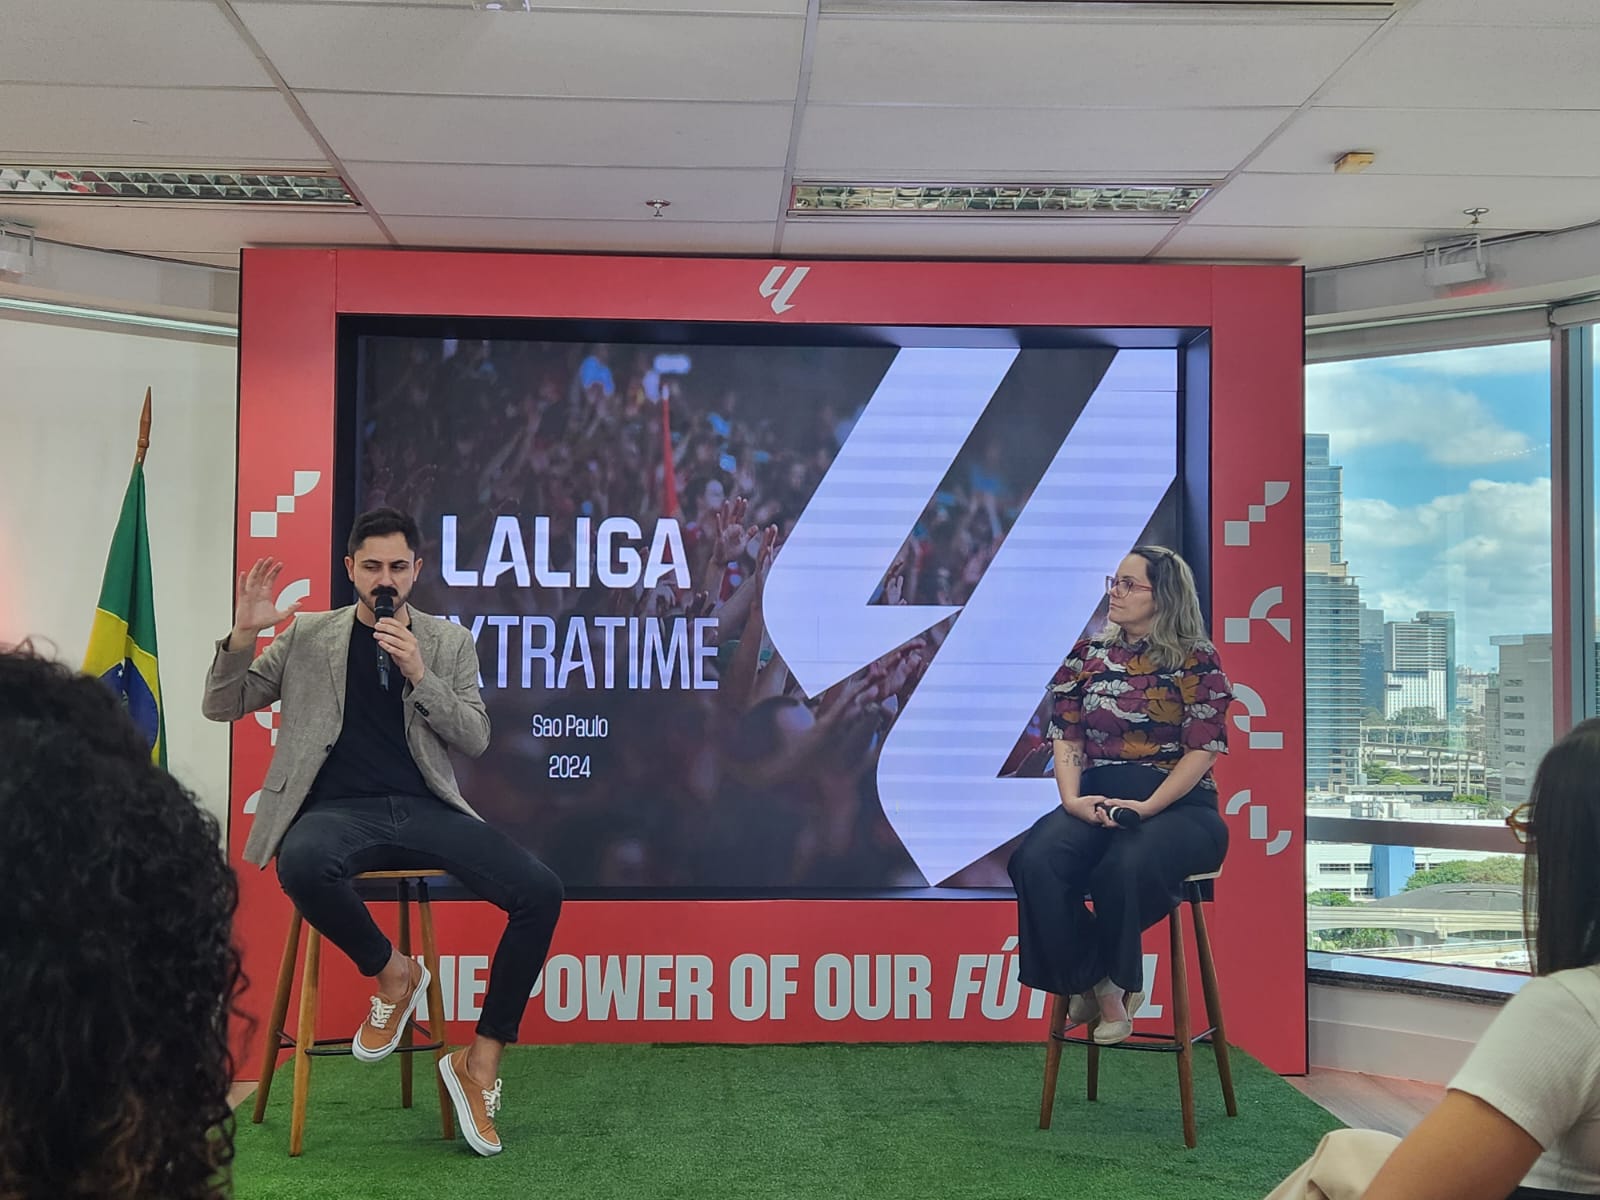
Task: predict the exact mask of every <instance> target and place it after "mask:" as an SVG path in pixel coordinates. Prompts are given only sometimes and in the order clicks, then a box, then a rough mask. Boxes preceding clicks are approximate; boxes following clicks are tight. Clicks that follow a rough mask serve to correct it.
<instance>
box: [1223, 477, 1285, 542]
mask: <svg viewBox="0 0 1600 1200" xmlns="http://www.w3.org/2000/svg"><path fill="white" fill-rule="evenodd" d="M1288 494H1289V483H1288V481H1287V480H1283V479H1269V480H1267V482H1266V483H1265V484H1263V485H1262V488H1261V498H1262V500H1263V501H1264V503H1261V504H1252V505H1251V506H1250V509H1249V511H1248V512H1247V513H1246V514H1245V516H1246V517H1247V518H1248V519H1247V520H1243V521H1224V522H1223V523H1222V544H1223V545H1224V546H1248V545H1249V544H1250V527H1251V526H1252V525H1259V524H1261V523H1262V522H1263V521H1265V520H1266V519H1267V509H1269V508H1271V507H1272V506H1273V505H1274V504H1276V503H1278V501H1280V500H1282V499H1283V498H1284V497H1285V496H1287V495H1288Z"/></svg>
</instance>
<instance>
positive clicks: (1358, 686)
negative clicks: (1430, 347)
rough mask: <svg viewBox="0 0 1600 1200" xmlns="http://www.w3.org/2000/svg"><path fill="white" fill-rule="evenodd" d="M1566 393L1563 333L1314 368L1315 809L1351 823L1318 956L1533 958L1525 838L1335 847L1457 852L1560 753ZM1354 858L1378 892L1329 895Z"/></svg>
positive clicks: (1340, 888) (1315, 854)
mask: <svg viewBox="0 0 1600 1200" xmlns="http://www.w3.org/2000/svg"><path fill="white" fill-rule="evenodd" d="M1549 397H1550V348H1549V344H1548V343H1547V342H1530V343H1518V344H1510V345H1500V346H1487V347H1476V348H1471V349H1463V350H1446V351H1438V352H1433V353H1427V354H1409V355H1399V356H1394V357H1389V358H1373V359H1364V360H1360V361H1351V362H1338V363H1325V364H1314V365H1311V366H1308V367H1307V369H1306V446H1305V466H1306V624H1305V649H1306V769H1307V789H1308V791H1307V797H1306V805H1307V815H1308V816H1310V817H1312V818H1318V817H1322V818H1330V819H1333V820H1331V821H1330V822H1329V823H1318V824H1317V825H1316V826H1314V829H1313V832H1314V834H1316V833H1317V831H1318V830H1320V834H1319V835H1318V836H1319V837H1320V842H1318V840H1317V837H1314V839H1313V843H1314V844H1313V845H1312V846H1310V847H1309V848H1308V854H1307V863H1308V870H1307V878H1306V892H1307V906H1308V929H1309V931H1310V932H1309V941H1308V944H1309V945H1310V946H1311V947H1312V948H1314V949H1327V950H1341V951H1345V952H1351V953H1362V954H1369V955H1378V956H1383V957H1400V958H1416V959H1425V960H1429V961H1439V962H1450V963H1459V964H1464V965H1470V966H1483V967H1494V966H1496V965H1497V963H1500V960H1505V959H1506V958H1507V956H1508V954H1510V953H1511V952H1512V951H1514V950H1517V949H1519V948H1520V947H1521V937H1522V905H1521V894H1520V882H1521V859H1520V857H1519V856H1517V855H1516V854H1515V853H1512V851H1514V849H1515V847H1514V844H1511V845H1508V852H1507V853H1497V852H1493V851H1488V850H1482V849H1478V850H1450V849H1438V848H1432V847H1427V846H1408V845H1365V844H1359V843H1352V842H1350V841H1347V840H1346V839H1344V838H1338V837H1335V836H1334V834H1335V833H1336V832H1337V831H1338V828H1339V826H1338V824H1337V821H1338V819H1348V818H1369V819H1372V818H1376V819H1381V820H1386V821H1398V822H1405V823H1429V824H1432V825H1434V826H1435V828H1434V829H1432V830H1431V831H1430V834H1429V835H1428V836H1427V837H1425V838H1423V839H1421V840H1424V841H1430V840H1435V837H1436V836H1437V837H1443V838H1445V839H1447V840H1448V839H1449V838H1450V837H1452V836H1460V834H1459V829H1458V831H1457V832H1456V833H1454V834H1452V833H1451V832H1449V831H1450V830H1451V829H1452V828H1458V827H1460V826H1463V825H1466V826H1467V827H1468V828H1469V829H1471V828H1472V827H1474V826H1475V827H1476V828H1478V829H1482V828H1483V825H1482V823H1484V822H1491V823H1493V826H1500V827H1503V826H1501V822H1502V820H1503V818H1504V816H1505V814H1506V813H1507V812H1509V811H1510V810H1511V809H1512V808H1514V807H1516V806H1517V805H1518V804H1520V803H1522V802H1523V801H1524V800H1526V799H1527V791H1528V786H1529V783H1530V782H1531V779H1532V775H1533V771H1534V768H1535V767H1536V766H1537V764H1538V761H1539V758H1540V756H1541V755H1542V754H1543V753H1544V751H1545V749H1547V748H1548V747H1549V745H1550V743H1551V740H1552V737H1551V733H1552V710H1553V704H1552V700H1553V696H1554V689H1553V684H1552V678H1551V552H1550V547H1551V525H1550V502H1551V501H1550V461H1551V458H1550V400H1549ZM1363 836H1371V835H1367V834H1364V835H1363ZM1508 841H1509V835H1508ZM1355 856H1359V857H1358V861H1356V862H1355V863H1354V864H1353V865H1352V866H1351V872H1352V874H1353V875H1354V876H1355V877H1356V878H1357V879H1359V880H1360V885H1359V886H1354V887H1350V886H1348V884H1346V885H1336V887H1335V888H1334V889H1332V890H1330V889H1329V888H1328V886H1327V883H1326V882H1325V878H1326V876H1327V875H1329V874H1333V873H1342V872H1340V867H1341V866H1342V865H1343V863H1344V862H1346V861H1348V860H1349V859H1350V858H1352V857H1355ZM1330 860H1332V861H1330ZM1462 884H1472V885H1474V886H1472V887H1468V888H1463V887H1461V886H1460V885H1462ZM1367 885H1370V886H1367ZM1353 908H1356V909H1360V908H1366V909H1370V910H1371V911H1372V916H1371V918H1369V921H1368V923H1366V924H1363V923H1362V921H1361V920H1360V913H1359V912H1353V911H1352V909H1353ZM1384 910H1388V911H1384ZM1407 917H1411V918H1412V922H1413V923H1411V924H1408V923H1407ZM1441 931H1442V932H1441ZM1502 965H1503V964H1502Z"/></svg>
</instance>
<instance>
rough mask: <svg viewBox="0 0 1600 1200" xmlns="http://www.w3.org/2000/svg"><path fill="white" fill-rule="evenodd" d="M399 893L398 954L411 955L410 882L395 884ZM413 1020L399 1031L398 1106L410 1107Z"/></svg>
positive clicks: (403, 880) (401, 881)
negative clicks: (410, 1049) (409, 1051)
mask: <svg viewBox="0 0 1600 1200" xmlns="http://www.w3.org/2000/svg"><path fill="white" fill-rule="evenodd" d="M395 886H396V888H397V890H398V891H399V893H400V954H401V956H402V957H404V958H410V957H411V884H410V882H409V881H408V880H405V879H402V880H400V881H399V882H398V883H397V884H396V885H395ZM412 1025H413V1022H412V1021H411V1020H409V1019H408V1020H407V1021H406V1027H405V1028H404V1029H402V1030H401V1031H400V1045H399V1050H400V1107H401V1108H410V1107H411V1058H412V1055H410V1054H409V1053H407V1050H408V1049H409V1048H410V1046H411V1044H412V1041H413V1040H414V1039H413V1038H412V1036H411V1028H412Z"/></svg>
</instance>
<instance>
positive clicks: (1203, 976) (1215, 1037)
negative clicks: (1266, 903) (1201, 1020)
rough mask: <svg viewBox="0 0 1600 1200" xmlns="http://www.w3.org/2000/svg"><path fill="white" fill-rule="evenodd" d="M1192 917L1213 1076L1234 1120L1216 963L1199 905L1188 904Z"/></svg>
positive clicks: (1235, 1113)
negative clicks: (1213, 1057) (1213, 1058)
mask: <svg viewBox="0 0 1600 1200" xmlns="http://www.w3.org/2000/svg"><path fill="white" fill-rule="evenodd" d="M1189 911H1190V912H1191V913H1193V914H1194V940H1195V945H1196V947H1197V948H1198V949H1199V951H1200V986H1201V987H1202V988H1204V989H1205V995H1206V1015H1207V1017H1208V1018H1209V1019H1210V1022H1211V1026H1212V1029H1211V1048H1212V1049H1213V1050H1215V1051H1216V1055H1217V1076H1218V1078H1220V1079H1221V1080H1222V1100H1223V1103H1225V1104H1226V1105H1227V1106H1228V1115H1229V1116H1230V1117H1237V1116H1238V1115H1239V1105H1238V1103H1237V1102H1236V1101H1235V1100H1234V1097H1233V1068H1232V1067H1231V1066H1230V1065H1229V1064H1228V1034H1227V1031H1226V1029H1225V1028H1224V1026H1223V1024H1222V989H1221V988H1220V987H1219V986H1218V985H1217V963H1216V960H1215V959H1214V958H1212V957H1211V934H1210V931H1208V930H1207V929H1206V916H1205V911H1204V909H1203V908H1202V906H1201V903H1200V901H1198V900H1191V901H1189Z"/></svg>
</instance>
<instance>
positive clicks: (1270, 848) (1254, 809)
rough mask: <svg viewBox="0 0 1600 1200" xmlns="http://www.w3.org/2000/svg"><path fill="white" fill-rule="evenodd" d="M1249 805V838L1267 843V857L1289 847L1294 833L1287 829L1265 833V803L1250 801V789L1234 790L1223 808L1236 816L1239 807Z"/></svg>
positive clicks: (1230, 814)
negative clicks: (1252, 802)
mask: <svg viewBox="0 0 1600 1200" xmlns="http://www.w3.org/2000/svg"><path fill="white" fill-rule="evenodd" d="M1247 805H1248V806H1249V809H1250V840H1251V841H1252V842H1266V843H1267V857H1268V858H1271V857H1272V856H1273V855H1274V854H1282V853H1283V852H1284V851H1285V850H1287V849H1288V848H1289V843H1290V841H1292V840H1293V839H1294V834H1293V833H1292V832H1291V831H1290V830H1287V829H1280V830H1278V832H1277V833H1274V834H1271V835H1269V834H1268V833H1267V806H1266V805H1265V804H1251V803H1250V789H1249V788H1245V789H1244V791H1242V792H1235V793H1234V794H1233V795H1231V796H1229V797H1228V803H1227V805H1226V806H1225V807H1224V808H1223V811H1224V812H1226V813H1227V814H1228V815H1229V816H1230V817H1232V816H1236V815H1237V814H1238V813H1239V812H1240V810H1241V809H1243V808H1245V807H1246V806H1247Z"/></svg>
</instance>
